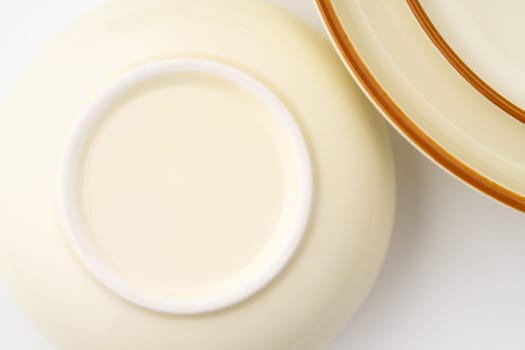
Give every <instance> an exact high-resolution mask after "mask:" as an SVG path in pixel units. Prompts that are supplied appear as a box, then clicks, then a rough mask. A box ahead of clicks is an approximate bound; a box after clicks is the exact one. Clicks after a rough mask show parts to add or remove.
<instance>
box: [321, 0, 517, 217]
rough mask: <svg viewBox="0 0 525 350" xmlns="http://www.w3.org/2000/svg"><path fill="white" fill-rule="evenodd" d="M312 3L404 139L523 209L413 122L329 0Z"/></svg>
mask: <svg viewBox="0 0 525 350" xmlns="http://www.w3.org/2000/svg"><path fill="white" fill-rule="evenodd" d="M316 3H317V7H318V9H319V12H320V14H321V16H322V17H323V19H324V22H325V25H326V27H327V29H328V31H329V32H330V35H331V37H332V39H333V41H334V43H335V44H336V45H337V48H338V50H339V53H340V55H341V56H342V58H343V61H344V62H345V63H346V65H347V66H348V68H349V69H350V70H351V71H352V72H353V73H354V75H355V77H356V78H357V80H358V82H359V83H360V85H361V87H362V88H363V90H364V92H365V93H366V94H367V95H368V97H369V98H370V99H371V100H372V101H373V102H374V103H375V104H376V105H377V107H378V108H379V109H380V111H381V112H382V113H383V115H384V116H385V117H386V119H387V120H389V121H390V122H391V123H392V124H393V125H394V126H395V127H396V128H398V129H399V130H400V131H401V132H402V133H403V134H404V136H405V137H406V138H407V139H409V140H410V141H412V142H413V143H414V144H415V145H416V146H417V147H419V149H420V150H421V151H423V152H424V153H425V154H427V155H428V156H429V157H430V158H432V159H433V160H434V161H436V162H437V163H438V164H440V165H441V166H443V167H444V168H445V169H447V170H448V171H450V172H451V173H453V174H454V175H456V176H457V177H459V178H460V179H462V180H463V181H465V182H466V183H468V184H470V185H471V186H473V187H475V188H477V189H479V190H480V191H482V192H484V193H485V194H487V195H489V196H491V197H492V198H495V199H497V200H499V201H500V202H502V203H505V204H507V205H508V206H510V207H513V208H515V209H517V210H520V211H523V212H525V197H524V196H522V195H520V194H518V193H515V192H513V191H511V190H509V189H507V188H504V187H503V186H500V185H498V184H497V183H495V182H494V181H492V180H490V179H488V178H487V177H485V176H483V175H481V174H480V173H478V172H476V171H475V170H474V169H472V168H470V167H469V166H467V165H466V164H464V163H463V162H462V161H460V160H459V159H457V158H456V157H455V156H453V155H452V154H451V153H449V152H447V151H446V150H445V149H444V148H443V147H441V146H440V145H438V144H437V143H436V141H434V140H433V139H432V138H431V137H430V136H428V135H427V134H426V133H425V132H424V131H423V130H421V129H420V128H419V127H418V126H417V125H415V123H414V122H413V121H412V120H411V119H410V117H409V116H408V115H406V114H405V113H404V112H403V111H402V110H401V108H400V107H399V106H398V105H397V104H396V103H395V102H394V101H393V99H392V98H391V97H390V96H389V95H388V94H387V93H386V92H385V90H384V89H383V88H382V87H381V85H380V84H379V82H378V81H377V80H376V79H375V78H374V76H373V75H372V73H371V72H370V71H369V70H368V68H367V66H366V65H365V63H364V62H363V60H362V59H361V57H360V56H359V54H358V53H357V51H356V49H355V48H354V46H353V45H352V42H351V40H350V38H349V37H348V36H347V34H346V32H345V29H344V26H343V25H342V23H341V21H340V19H339V17H338V16H337V13H336V11H335V8H334V5H333V0H316Z"/></svg>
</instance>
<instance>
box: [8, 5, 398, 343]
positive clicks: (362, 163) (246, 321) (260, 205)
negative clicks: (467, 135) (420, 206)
mask: <svg viewBox="0 0 525 350" xmlns="http://www.w3.org/2000/svg"><path fill="white" fill-rule="evenodd" d="M232 9H235V11H232ZM276 38H279V40H276ZM299 56H301V57H302V59H301V60H297V59H296V58H297V57H299ZM0 116H1V118H2V123H3V125H5V126H6V127H5V128H2V130H1V131H0V133H1V135H0V156H1V158H2V159H3V161H4V162H5V164H6V165H8V166H7V168H6V171H5V174H3V175H2V177H1V179H2V181H0V192H1V193H3V196H2V197H1V198H0V208H1V209H2V212H3V213H4V214H5V215H4V217H2V220H0V233H1V234H0V242H1V244H0V273H1V276H2V278H3V279H4V280H5V281H6V283H7V285H9V286H10V288H11V289H12V291H13V293H14V294H15V296H16V298H17V300H18V301H19V303H20V304H21V305H22V307H23V308H24V310H26V312H27V313H28V315H29V316H30V317H31V319H32V320H33V321H34V323H35V324H36V325H37V326H38V328H39V329H41V330H42V332H43V334H44V335H45V336H46V337H48V338H49V339H50V340H51V341H52V342H53V343H54V344H56V345H57V347H58V348H60V349H80V350H82V349H86V350H87V349H94V348H97V349H111V350H116V349H126V350H133V349H159V350H161V349H174V348H177V349H189V350H191V349H199V350H203V349H204V350H206V349H210V350H211V349H221V350H222V349H232V350H236V349H238V350H241V349H242V350H245V349H253V350H257V349H261V350H262V349H313V348H317V347H319V346H320V345H321V344H323V343H325V342H326V341H327V340H328V339H329V338H330V337H332V336H333V335H334V334H335V333H336V332H337V331H338V330H339V329H341V328H342V327H343V326H344V325H345V324H346V323H347V322H348V320H349V319H350V317H351V316H352V315H353V314H354V313H355V311H356V310H357V308H358V306H359V305H360V304H361V303H362V301H363V299H364V297H365V296H366V294H367V292H368V290H369V289H370V287H371V285H372V283H373V281H374V279H375V276H376V274H377V272H378V270H379V268H380V265H381V262H382V259H383V256H384V254H385V250H386V248H387V245H388V241H389V236H390V231H391V228H392V221H393V216H394V202H395V201H394V181H393V169H392V167H393V165H392V158H391V153H390V146H389V144H388V140H387V136H386V133H385V130H384V127H383V125H382V122H381V121H380V120H378V118H377V117H376V115H375V112H374V109H373V107H372V106H370V105H369V104H368V102H367V101H366V99H365V98H364V97H363V96H362V95H361V94H360V92H359V91H358V89H357V87H355V86H354V84H353V83H352V82H351V79H349V77H347V75H346V74H345V72H344V67H342V66H341V65H340V62H339V60H338V58H337V57H336V55H335V53H333V50H331V48H330V46H329V44H328V43H325V42H324V41H323V40H322V39H321V38H319V37H318V36H317V35H316V34H315V33H313V32H312V30H311V29H309V28H307V27H306V26H304V25H302V24H301V23H299V22H298V21H297V20H295V19H293V18H291V17H290V16H289V15H287V14H285V13H283V12H281V11H280V10H277V9H275V8H273V7H271V6H269V5H265V4H264V3H259V2H244V1H201V0H199V1H184V0H177V1H172V0H170V1H168V0H155V1H142V0H131V1H115V2H111V3H109V4H107V5H105V6H104V7H102V8H100V9H99V10H97V11H95V12H94V13H92V14H90V15H88V16H87V17H85V18H83V19H82V20H80V21H79V22H78V23H76V24H75V25H74V26H72V27H71V28H70V29H69V30H68V31H67V32H65V33H63V34H61V35H60V36H59V37H58V38H57V39H56V40H55V41H54V42H52V43H51V44H50V45H49V46H48V47H47V48H46V49H45V50H44V52H42V53H41V54H40V55H39V56H38V57H37V58H36V59H35V61H34V63H33V64H32V65H31V66H30V67H29V68H28V70H27V71H26V73H25V75H24V76H23V77H21V79H20V80H19V81H18V83H17V84H16V85H15V86H14V88H13V89H12V91H11V94H10V95H9V97H8V99H7V100H6V101H4V103H3V104H2V107H1V112H0ZM13 150H16V152H15V151H13ZM364 150H366V151H364Z"/></svg>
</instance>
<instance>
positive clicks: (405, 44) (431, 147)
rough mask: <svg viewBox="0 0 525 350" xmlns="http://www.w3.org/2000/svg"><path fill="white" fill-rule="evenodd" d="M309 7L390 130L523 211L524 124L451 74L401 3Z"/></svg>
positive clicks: (321, 0) (329, 2) (346, 0)
mask: <svg viewBox="0 0 525 350" xmlns="http://www.w3.org/2000/svg"><path fill="white" fill-rule="evenodd" d="M317 3H318V7H319V9H320V12H321V14H322V16H323V18H324V21H325V24H326V26H327V28H328V30H329V32H330V33H331V36H332V39H333V40H334V43H335V45H336V46H337V48H338V50H339V53H340V55H341V56H342V58H343V60H344V61H345V63H346V64H347V65H348V67H349V68H350V70H351V71H352V74H353V75H354V77H355V78H356V81H358V83H359V84H360V85H361V87H362V88H363V90H364V91H365V92H366V93H367V94H368V96H369V97H370V99H371V100H372V101H373V102H374V104H375V105H376V106H377V107H378V108H379V109H380V110H381V111H382V112H383V114H384V116H385V117H386V118H387V119H388V120H389V121H390V122H391V123H392V125H394V126H395V127H396V128H397V129H398V130H399V131H400V132H401V133H402V134H403V135H405V136H406V138H407V139H408V140H410V141H411V142H412V143H413V144H414V145H416V146H417V147H418V148H419V149H420V150H421V151H422V152H424V153H425V154H426V155H428V156H429V157H430V158H431V159H433V160H435V161H436V162H437V163H438V164H440V165H441V166H443V167H444V168H445V169H447V170H448V171H450V172H451V173H453V174H455V175H457V176H458V177H459V178H461V179H462V180H464V181H465V182H467V183H468V184H470V185H472V186H474V187H476V188H478V189H480V190H482V191H483V192H485V193H486V194H488V195H490V196H492V197H494V198H496V199H498V200H500V201H502V202H504V203H506V204H508V205H510V206H512V207H514V208H516V209H519V210H525V181H524V180H523V179H525V153H524V152H522V150H523V149H525V148H524V147H525V137H524V136H525V125H524V124H523V123H521V121H519V120H518V119H517V118H512V117H509V116H510V115H509V114H508V113H507V112H506V111H505V110H504V109H502V108H500V106H498V105H496V104H495V103H493V101H491V100H490V99H487V98H486V97H485V96H484V95H483V94H480V92H479V91H478V89H476V88H475V87H474V86H473V85H472V84H471V83H470V82H469V81H468V80H466V79H464V77H463V76H462V75H461V74H459V73H458V71H457V70H456V68H455V67H454V66H453V65H451V64H450V62H449V60H447V58H446V57H444V56H443V55H442V54H441V52H440V51H439V50H437V49H436V47H435V45H434V43H433V41H432V40H431V38H429V36H428V35H427V33H426V32H425V30H424V29H423V28H422V26H421V25H420V23H419V22H418V19H417V18H416V16H415V15H414V12H413V11H412V10H411V8H410V6H409V4H408V3H407V2H405V1H401V0H400V1H376V2H367V1H359V0H318V1H317ZM426 3H428V2H426ZM436 3H437V2H436ZM443 6H444V5H443ZM457 25H459V24H457Z"/></svg>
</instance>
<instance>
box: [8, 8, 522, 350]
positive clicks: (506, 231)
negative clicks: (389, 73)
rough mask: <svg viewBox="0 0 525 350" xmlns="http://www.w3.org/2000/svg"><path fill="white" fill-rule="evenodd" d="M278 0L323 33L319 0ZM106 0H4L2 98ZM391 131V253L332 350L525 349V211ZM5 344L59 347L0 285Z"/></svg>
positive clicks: (29, 348) (38, 348) (28, 347)
mask: <svg viewBox="0 0 525 350" xmlns="http://www.w3.org/2000/svg"><path fill="white" fill-rule="evenodd" d="M271 1H272V2H275V3H278V4H281V5H282V6H284V7H286V8H288V9H289V10H291V11H292V12H293V13H295V14H296V15H298V16H300V17H301V18H303V19H305V20H306V21H308V22H309V23H310V24H311V25H312V26H313V27H315V28H316V29H318V30H319V31H322V26H321V22H320V19H319V18H318V16H317V13H316V11H315V7H314V5H313V1H310V0H271ZM398 1H401V0H398ZM102 2H103V0H75V1H71V0H0V98H1V97H2V96H3V95H4V94H5V91H6V90H7V88H8V86H9V84H10V83H11V82H12V81H13V79H14V78H15V77H16V74H17V73H18V72H19V71H20V69H21V68H22V67H23V66H24V64H26V63H27V62H28V61H29V60H30V58H31V56H32V55H33V53H34V52H35V51H36V50H37V49H38V48H39V47H41V45H43V44H44V43H45V41H46V40H47V39H48V38H49V37H51V36H52V35H53V34H54V33H56V32H57V31H59V30H61V29H63V28H64V27H65V26H66V25H67V24H68V23H70V22H72V21H74V20H75V18H77V17H78V16H79V15H81V14H83V13H84V12H86V11H87V10H89V9H91V8H93V7H95V6H96V5H98V4H100V3H102ZM0 127H2V126H0ZM390 134H391V136H392V143H393V146H394V151H395V157H396V162H397V177H398V215H397V223H396V227H395V231H394V234H393V239H392V246H391V250H390V252H389V255H388V256H387V259H386V262H385V267H384V268H383V271H382V272H381V274H380V276H379V279H378V281H377V284H376V286H375V288H374V289H373V291H372V293H371V295H370V297H369V298H368V300H367V302H366V303H365V304H364V306H363V307H362V309H361V311H360V312H359V314H358V315H357V316H356V318H355V319H354V320H353V321H352V322H351V323H350V324H349V325H348V327H347V328H346V329H345V330H344V331H343V333H342V334H340V336H339V337H338V338H337V339H335V341H334V342H333V344H332V345H331V346H330V347H329V350H343V349H345V350H346V349H359V350H382V349H388V350H396V349H399V350H421V349H425V350H433V349H440V350H441V349H449V350H450V349H452V350H455V349H457V350H460V349H461V350H464V349H476V350H484V349H490V350H493V349H498V350H511V349H512V350H514V349H516V350H517V349H520V350H522V349H525V215H524V214H520V213H518V212H516V211H514V210H512V209H509V208H506V207H504V206H502V205H500V204H498V203H496V202H495V201H493V200H491V199H488V198H486V197H485V196H483V195H482V194H480V193H478V192H477V191H475V190H473V189H471V188H469V187H467V186H466V185H464V184H463V183H460V182H459V181H458V180H456V179H455V178H453V177H451V176H450V175H448V174H446V173H445V172H444V171H442V170H441V169H439V168H438V167H436V166H435V165H433V164H432V163H431V162H430V161H428V160H427V159H426V158H424V157H423V156H422V155H420V154H419V153H418V152H417V151H415V150H414V149H412V147H410V146H409V145H408V143H407V142H405V141H404V140H403V139H402V138H401V137H400V136H398V135H397V134H396V133H395V132H394V131H393V130H391V133H390ZM524 151H525V150H524ZM0 161H1V160H0ZM5 166H8V165H5ZM524 181H525V179H524ZM0 349H9V350H18V349H23V350H32V349H36V350H41V349H46V350H47V349H52V347H51V346H50V345H48V344H46V342H45V340H44V339H42V337H40V336H39V335H38V333H37V332H36V331H35V330H34V329H33V327H32V326H31V324H30V323H29V321H28V320H27V319H26V318H25V317H24V316H23V315H22V314H21V312H20V311H19V309H18V308H17V307H16V305H14V304H13V302H12V300H11V297H10V296H9V292H8V291H7V290H6V289H5V288H4V287H3V286H2V285H1V284H0ZM181 350H182V349H181ZM225 350H227V349H225ZM269 350H272V349H269Z"/></svg>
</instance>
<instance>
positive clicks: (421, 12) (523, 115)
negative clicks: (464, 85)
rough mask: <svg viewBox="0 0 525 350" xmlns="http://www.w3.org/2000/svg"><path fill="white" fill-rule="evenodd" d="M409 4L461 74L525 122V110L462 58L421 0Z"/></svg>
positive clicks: (504, 109) (489, 97)
mask: <svg viewBox="0 0 525 350" xmlns="http://www.w3.org/2000/svg"><path fill="white" fill-rule="evenodd" d="M407 4H408V6H409V7H410V9H411V10H412V13H413V14H414V16H415V17H416V19H417V21H418V22H419V25H420V26H421V27H422V28H423V30H424V31H425V33H427V35H428V37H429V38H430V40H432V42H433V43H434V45H435V46H436V48H437V49H438V50H439V51H440V52H441V54H442V55H443V56H444V57H445V58H446V59H447V61H448V62H449V63H450V64H451V65H452V67H454V69H456V70H457V71H458V73H459V74H461V75H462V76H463V78H465V80H467V81H468V82H469V83H470V84H471V85H472V86H473V87H474V88H475V89H476V90H478V91H479V92H480V93H481V94H482V95H483V96H485V97H486V98H488V99H489V100H490V101H491V102H492V103H494V104H495V105H496V106H498V107H499V108H501V109H502V110H503V111H505V112H506V113H507V114H509V115H511V116H512V117H514V118H516V119H517V120H519V121H520V122H522V123H525V110H523V109H521V108H520V107H518V106H516V105H515V104H514V103H512V102H511V101H509V100H508V99H507V98H505V97H504V96H503V95H501V94H500V93H499V92H497V91H496V90H495V89H493V88H492V87H491V86H490V85H489V84H487V83H486V82H485V81H483V79H481V78H480V77H479V75H477V74H476V73H475V72H474V71H473V70H472V69H471V68H470V67H469V66H468V65H467V64H466V63H465V62H464V61H463V60H462V59H461V57H459V55H458V54H457V53H456V52H455V51H454V50H453V49H452V48H451V47H450V45H449V44H448V43H447V41H446V40H445V39H444V38H443V36H442V35H441V34H440V33H439V31H438V30H437V28H436V26H435V25H434V23H432V21H431V20H430V17H429V16H428V14H427V13H426V11H425V9H424V8H423V6H422V5H421V2H420V1H419V0H407Z"/></svg>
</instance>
